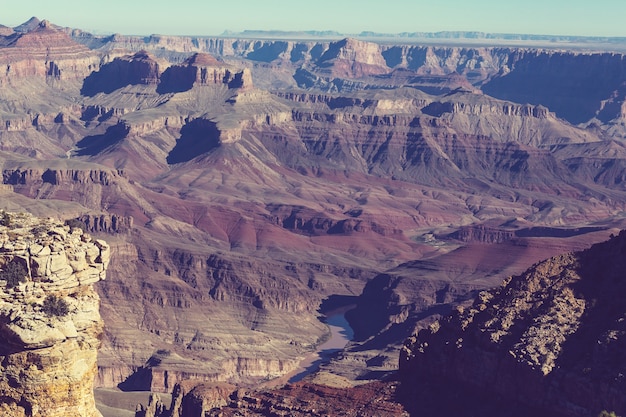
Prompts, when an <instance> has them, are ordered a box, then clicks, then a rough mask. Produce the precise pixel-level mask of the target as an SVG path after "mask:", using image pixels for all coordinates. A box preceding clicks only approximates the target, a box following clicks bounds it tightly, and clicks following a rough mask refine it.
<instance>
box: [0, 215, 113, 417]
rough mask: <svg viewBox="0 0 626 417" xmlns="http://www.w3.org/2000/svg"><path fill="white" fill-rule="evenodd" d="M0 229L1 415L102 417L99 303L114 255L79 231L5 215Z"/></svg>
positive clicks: (17, 416)
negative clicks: (96, 390) (96, 387)
mask: <svg viewBox="0 0 626 417" xmlns="http://www.w3.org/2000/svg"><path fill="white" fill-rule="evenodd" d="M4 216H5V217H4V223H5V226H1V227H0V242H1V243H0V244H1V249H0V263H1V266H0V267H1V268H2V270H1V271H0V341H1V343H0V363H1V365H0V369H1V371H2V372H0V412H2V414H3V415H6V416H16V417H21V416H24V417H26V416H29V417H35V416H41V417H44V416H46V417H55V416H58V417H62V416H75V417H79V416H80V417H85V416H86V417H97V416H100V413H99V412H98V411H97V410H96V408H95V402H94V397H93V382H94V378H95V376H96V373H97V368H96V356H97V350H98V347H99V346H100V338H101V336H102V320H101V319H100V314H99V311H98V308H99V297H98V295H97V294H96V292H95V291H94V289H93V284H94V283H96V282H98V281H100V280H102V279H104V278H105V273H106V268H107V265H108V263H109V247H108V245H107V244H106V243H105V242H104V241H101V240H92V239H91V237H90V236H89V235H87V234H85V233H83V232H82V231H81V230H80V229H71V230H70V228H69V227H68V226H64V225H63V224H62V223H59V222H58V221H54V220H41V219H37V218H33V217H30V216H29V215H17V214H8V213H7V214H5V215H4Z"/></svg>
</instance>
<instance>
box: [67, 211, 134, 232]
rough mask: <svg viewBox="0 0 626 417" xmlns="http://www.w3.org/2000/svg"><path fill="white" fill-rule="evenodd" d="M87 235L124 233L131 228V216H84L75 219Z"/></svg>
mask: <svg viewBox="0 0 626 417" xmlns="http://www.w3.org/2000/svg"><path fill="white" fill-rule="evenodd" d="M77 220H78V221H79V222H81V223H82V224H84V225H85V230H86V231H88V232H89V233H109V234H116V233H126V232H129V231H130V230H131V229H132V228H133V218H132V217H131V216H119V215H117V214H99V215H98V214H84V215H82V216H79V217H78V218H77Z"/></svg>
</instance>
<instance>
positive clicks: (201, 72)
mask: <svg viewBox="0 0 626 417" xmlns="http://www.w3.org/2000/svg"><path fill="white" fill-rule="evenodd" d="M222 84H226V85H227V86H228V88H250V87H252V75H251V74H250V71H249V70H245V69H244V70H241V71H239V70H235V69H232V68H230V67H229V66H228V65H226V64H224V63H223V62H220V61H218V60H217V59H216V58H215V57H213V56H212V55H209V54H205V53H197V54H194V55H192V56H190V57H189V58H188V59H187V60H186V61H185V62H183V63H182V64H181V65H174V66H171V67H169V68H168V69H166V70H165V71H164V72H163V74H162V75H161V82H160V84H159V86H158V87H157V93H159V94H167V93H180V92H184V91H189V90H191V89H192V88H193V87H194V85H197V86H203V85H204V86H206V85H222Z"/></svg>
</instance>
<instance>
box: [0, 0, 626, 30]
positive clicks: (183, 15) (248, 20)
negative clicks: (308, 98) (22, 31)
mask: <svg viewBox="0 0 626 417" xmlns="http://www.w3.org/2000/svg"><path fill="white" fill-rule="evenodd" d="M174 5H175V7H163V6H160V5H156V4H155V3H154V2H147V1H145V0H138V1H133V2H129V1H127V0H109V1H108V2H106V3H104V2H100V1H77V0H57V1H56V2H48V1H47V0H31V1H28V2H16V3H13V4H12V5H11V7H10V10H4V11H3V15H2V21H0V24H3V25H6V26H10V27H15V26H17V25H20V24H22V23H24V22H25V21H27V20H28V19H30V18H31V17H33V16H35V17H37V18H39V19H42V20H43V19H47V20H49V21H51V22H52V23H54V24H57V25H60V26H68V27H72V28H77V29H82V30H86V31H90V32H94V33H122V34H126V35H150V34H163V35H195V36H203V35H204V36H214V35H220V34H222V33H223V32H225V31H232V32H242V31H244V30H251V31H313V30H314V31H335V32H339V33H344V34H358V33H361V32H368V31H369V32H377V33H389V34H397V33H402V32H446V31H452V32H457V31H458V32H484V33H494V34H528V35H551V36H585V37H626V25H624V24H623V16H626V2H620V4H615V1H614V0H597V1H595V2H593V3H592V4H590V3H589V2H586V1H581V0H573V1H562V0H553V1H549V2H546V1H540V0H528V1H526V2H523V3H522V2H517V3H515V4H513V3H509V2H494V1H492V0H475V1H473V2H467V1H463V0H448V1H445V2H426V1H421V0H413V1H410V0H396V1H393V0H391V1H387V2H384V3H382V2H380V1H373V0H362V1H359V2H356V1H337V0H334V1H332V0H318V1H316V2H315V3H311V4H310V6H302V5H294V3H293V2H285V1H279V0H268V1H266V2H263V3H261V2H253V1H252V0H234V1H231V2H230V3H229V7H224V6H215V5H212V4H210V3H207V2H203V1H199V0H178V1H177V2H175V3H174Z"/></svg>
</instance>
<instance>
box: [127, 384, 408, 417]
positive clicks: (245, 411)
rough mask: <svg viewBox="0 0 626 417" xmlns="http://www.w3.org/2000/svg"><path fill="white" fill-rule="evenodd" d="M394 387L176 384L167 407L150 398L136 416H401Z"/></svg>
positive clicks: (402, 411) (379, 385)
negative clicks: (255, 387) (262, 388)
mask: <svg viewBox="0 0 626 417" xmlns="http://www.w3.org/2000/svg"><path fill="white" fill-rule="evenodd" d="M395 389H396V385H395V384H394V383H391V382H373V383H369V384H365V385H360V386H357V387H353V388H336V387H329V386H325V385H318V384H313V383H300V382H299V383H295V384H289V385H286V386H284V387H282V388H279V389H274V390H266V391H245V390H241V389H239V390H238V389H237V388H236V387H234V386H231V385H228V384H199V385H198V384H196V383H194V382H193V381H185V382H184V383H182V384H179V385H177V386H176V389H175V390H174V396H173V397H172V404H171V407H170V409H169V410H167V409H166V408H165V406H164V405H163V404H162V403H161V402H160V400H159V399H158V397H156V396H153V397H151V399H150V404H149V405H148V406H147V407H144V406H140V407H138V410H137V412H136V414H135V415H136V417H170V416H171V417H181V416H184V417H205V416H220V417H228V416H233V417H234V416H248V417H254V416H277V417H278V416H285V417H286V416H291V417H304V416H312V417H315V416H320V417H321V416H346V417H356V416H360V417H370V416H371V417H374V416H376V417H401V416H402V417H405V416H408V413H407V412H406V411H405V410H404V407H403V406H402V405H401V404H399V403H397V402H394V398H395Z"/></svg>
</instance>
